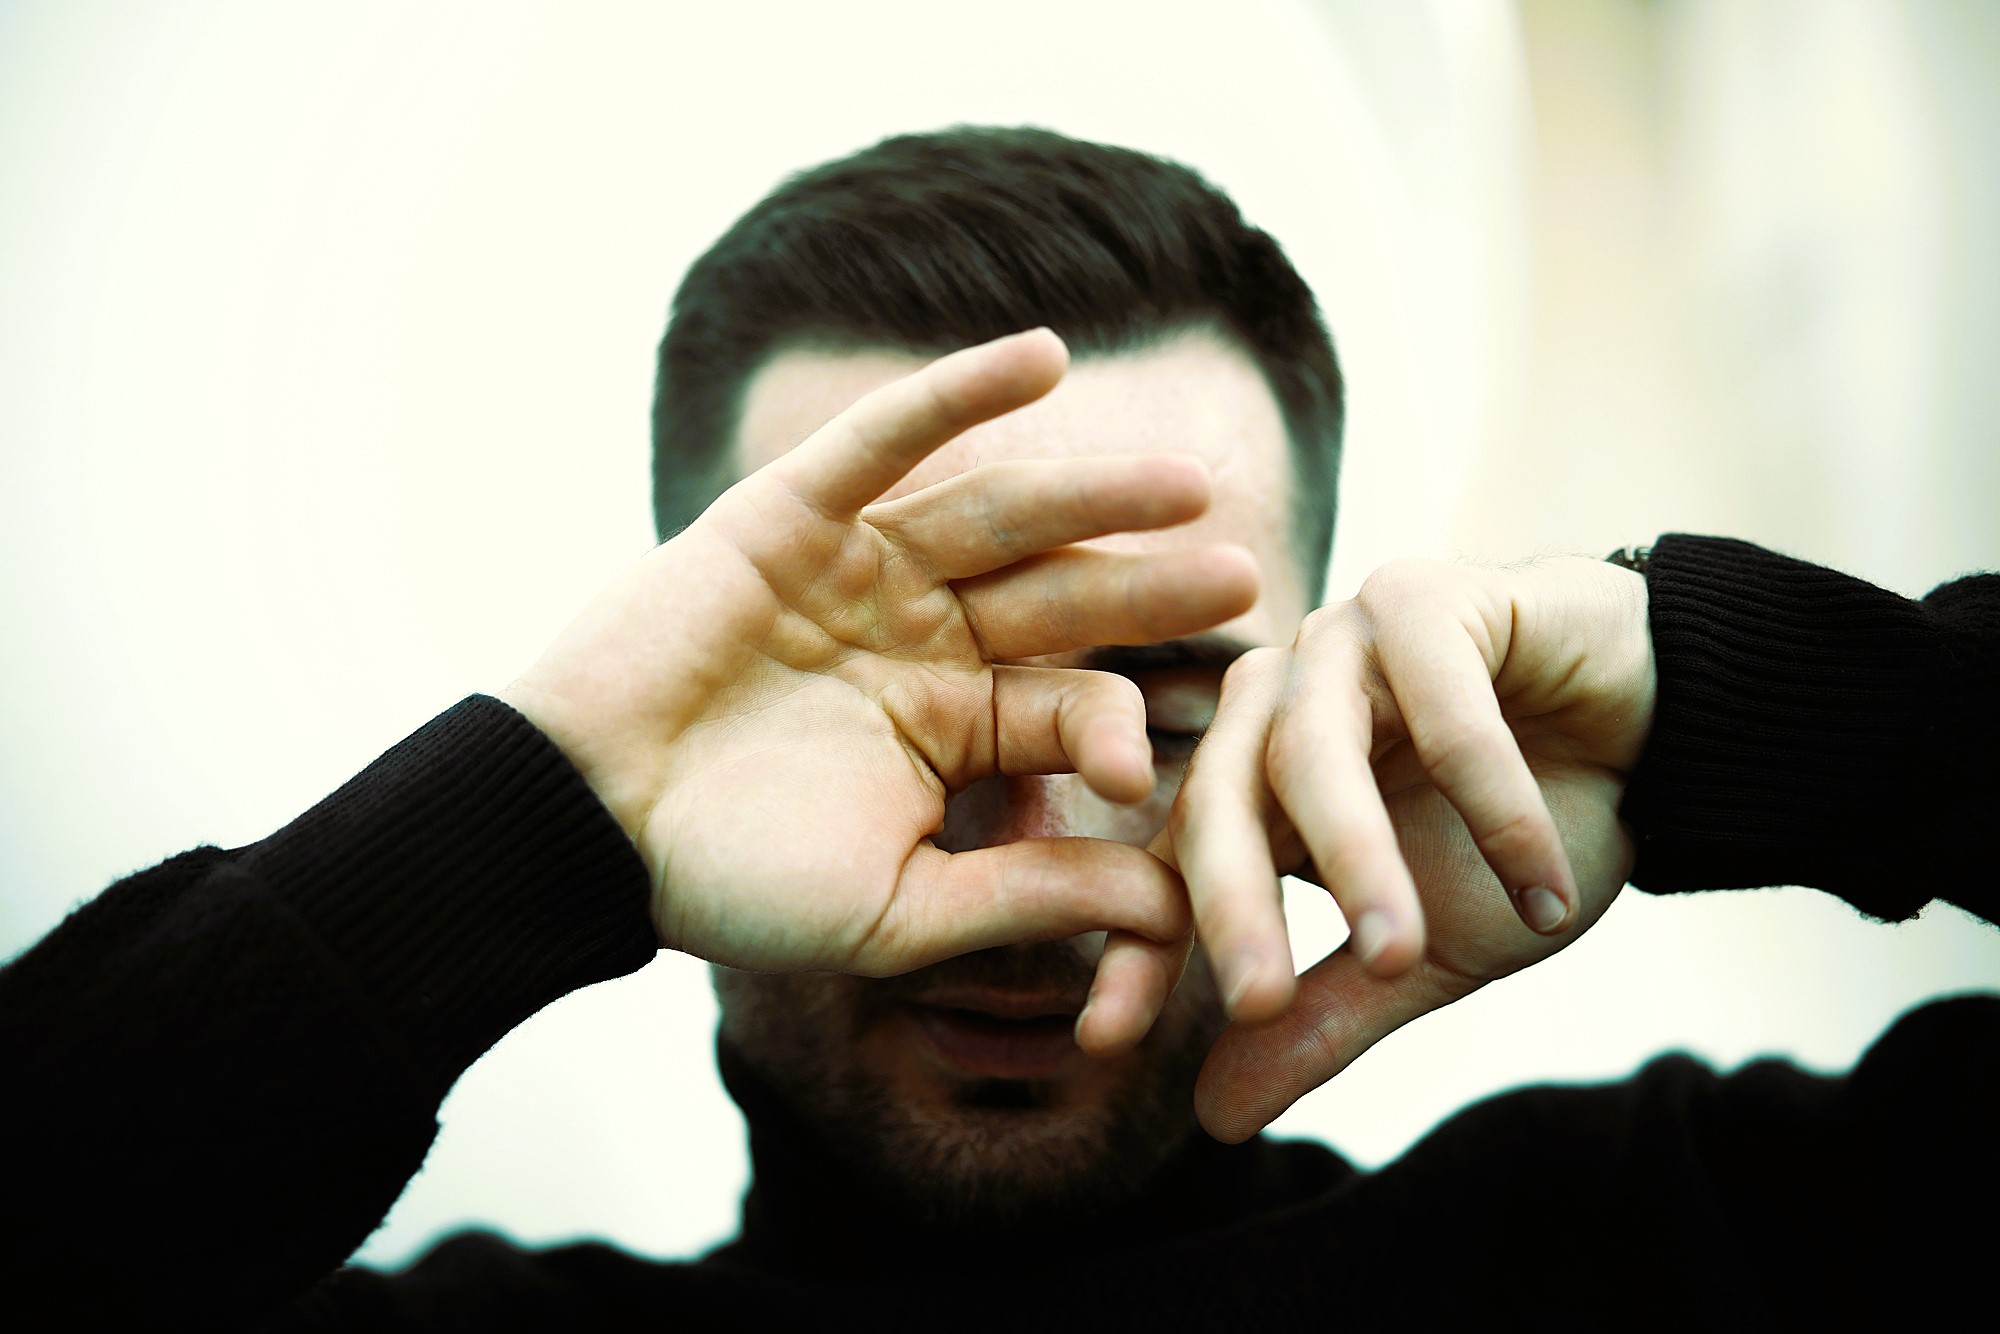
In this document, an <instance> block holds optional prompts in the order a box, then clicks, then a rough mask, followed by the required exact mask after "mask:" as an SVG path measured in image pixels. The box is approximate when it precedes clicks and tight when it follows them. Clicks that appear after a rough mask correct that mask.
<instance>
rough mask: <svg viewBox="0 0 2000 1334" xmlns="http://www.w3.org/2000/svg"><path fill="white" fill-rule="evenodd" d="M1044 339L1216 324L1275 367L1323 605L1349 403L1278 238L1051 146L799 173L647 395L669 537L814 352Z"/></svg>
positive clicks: (1090, 155)
mask: <svg viewBox="0 0 2000 1334" xmlns="http://www.w3.org/2000/svg"><path fill="white" fill-rule="evenodd" d="M1038 324H1046V325H1048V326H1049V327H1051V328H1053V329H1054V330H1055V331H1056V332H1057V333H1059V334H1061V335H1062V336H1063V338H1064V339H1065V340H1066V341H1067V342H1068V343H1069V346H1070V349H1071V351H1072V352H1073V353H1075V354H1076V355H1078V356H1089V355H1092V354H1102V353H1110V352H1120V351H1131V350H1136V349H1138V348H1142V347H1144V346H1147V345H1148V344H1151V343H1153V342H1156V341H1158V340H1159V339H1161V338H1162V337H1164V336H1165V335H1168V334H1171V333H1176V332H1179V331H1181V330H1185V329H1188V328H1192V327H1200V326H1204V325H1206V326H1212V327H1214V328H1216V329H1218V330H1220V331H1222V332H1224V333H1226V334H1228V335H1230V336H1232V337H1234V338H1235V339H1236V340H1237V341H1239V342H1240V343H1241V344H1242V345H1243V347H1244V348H1245V349H1246V350H1247V351H1248V352H1249V354H1250V355H1251V357H1252V358H1253V359H1254V360H1255V362H1256V364H1257V365H1258V367H1259V368H1260V369H1261V370H1262V372H1263V374H1264V377H1265V379H1266V380H1267V381H1268V382H1269V384H1270V386H1271V390H1272V393H1273V395H1274V396H1275V397H1276V399H1277V401H1278V406H1279V408H1280V409H1281V411H1282V412H1283V414H1284V419H1285V427H1286V430H1287V433H1288V434H1289V436H1290V438H1291V444H1292V460H1293V471H1294V475H1295V478H1296V483H1297V485H1296V486H1295V488H1294V498H1293V519H1294V529H1295V536H1296V539H1297V542H1298V546H1299V554H1300V559H1301V560H1302V561H1303V562H1304V563H1305V566H1306V576H1307V582H1308V585H1309V588H1310V590H1311V592H1312V594H1313V597H1314V599H1315V600H1317V597H1318V595H1319V593H1320V591H1321V582H1322V578H1323V575H1324V567H1325V565H1326V557H1327V552H1328V549H1329V547H1330V545H1331V543H1332V538H1333V510H1334V494H1335V482H1336V479H1337V477H1338V473H1339V463H1340V428H1341V414H1342V406H1343V404H1342V399H1343V391H1342V386H1341V379H1340V367H1339V365H1338V363H1337V362H1336V361H1335V359H1334V354H1333V344H1332V341H1331V340H1330V339H1329V338H1328V337H1327V332H1326V326H1325V325H1324V324H1323V323H1322V322H1321V320H1320V315H1319V309H1318V307H1317V305H1315V303H1314V301H1313V296H1312V292H1311V291H1310V289H1308V288H1307V287H1306V285H1305V282H1304V281H1303V280H1302V279H1301V278H1300V277H1299V275H1298V273H1297V272H1296V271H1295V270H1294V269H1293V268H1292V266H1291V263H1290V261H1288V260H1287V259H1286V258H1285V254H1284V251H1282V250H1281V249H1279V247H1278V243H1277V242H1276V241H1274V240H1272V239H1271V238H1270V237H1269V236H1268V235H1266V234H1265V233H1264V232H1262V231H1259V230H1258V229H1257V228H1255V227H1252V226H1250V225H1249V224H1248V223H1246V222H1244V221H1243V218H1242V215H1241V214H1240V213H1238V212H1237V209H1236V205H1235V204H1234V203H1232V202H1231V201H1230V199H1229V198H1228V197H1227V196H1226V195H1224V194H1222V192H1220V191H1219V190H1217V189H1215V188H1214V187H1213V186H1211V185H1209V184H1208V182H1206V181H1204V180H1203V179H1202V178H1201V177H1200V176H1198V175H1196V174H1195V173H1194V172H1193V171H1191V170H1189V169H1188V168H1186V167H1183V166H1180V165H1179V164H1177V163H1172V162H1166V161H1163V160H1161V159H1159V158H1156V157H1151V156H1148V155H1147V154H1144V153H1140V152H1135V151H1133V150H1131V149H1126V148H1113V147H1110V146H1108V145H1104V144H1094V143H1085V142H1081V141H1079V140H1075V139H1070V138H1067V137H1065V136H1063V135H1060V134H1056V133H1054V132H1052V131H1049V130H1040V129H1025V128H1023V129H991V128H980V127H970V126H964V127H959V128H956V129H949V130H942V131H938V132H936V133H931V134H911V135H901V136H898V137H896V138H893V139H885V140H883V141H882V142H881V143H879V144H876V145H875V146H874V147H872V148H867V149H863V150H862V151H861V152H859V153H856V154H854V155H852V156H851V157H845V158H841V159H840V160H838V161H835V162H829V163H826V164H825V165H823V166H818V167H814V168H812V169H810V170H808V171H804V172H801V173H799V174H798V175H796V176H793V177H792V178H791V179H789V180H787V181H786V182H784V183H783V184H782V185H780V186H779V187H778V188H777V189H776V190H774V191H772V192H771V194H769V195H768V196H766V197H765V198H764V199H763V200H761V201H759V202H758V203H757V204H756V205H755V206H754V207H753V208H751V210H750V211H749V212H748V213H745V214H744V215H743V216H742V217H741V218H740V219H738V220H737V222H736V224H735V225H734V226H732V227H731V228H730V229H729V230H728V231H727V232H726V233H724V234H723V236H722V239H721V240H719V241H717V242H716V243H715V244H714V245H713V246H711V247H709V249H708V252H707V253H706V254H704V255H703V256H702V257H701V258H700V259H698V260H696V261H695V263H694V266H693V267H692V268H690V269H689V270H688V274H687V277H686V278H685V279H683V280H682V282H681V286H680V290H679V292H677V293H676V294H675V296H674V306H673V315H672V318H671V319H670V320H669V321H668V323H667V331H666V336H665V337H664V338H663V339H662V340H661V342H660V363H659V378H658V381H657V383H656V386H655V391H654V398H653V515H654V520H655V522H656V523H657V525H658V527H659V532H660V535H661V536H662V537H665V536H668V535H671V534H672V533H675V532H677V531H679V530H680V529H681V528H683V527H685V526H686V525H687V523H688V522H689V521H691V520H692V519H694V518H695V516H696V515H698V514H700V513H701V511H702V510H703V509H705V508H706V507H707V506H708V504H709V502H711V501H712V500H714V499H715V497H716V496H718V495H720V494H721V493H722V492H723V490H725V489H726V488H727V487H728V486H729V484H730V483H731V482H733V481H734V480H735V478H734V476H733V474H732V469H733V464H732V461H731V452H732V451H731V449H730V445H731V442H732V441H733V440H734V438H735V434H736V428H737V420H738V416H739V412H740V409H741V403H742V398H743V389H744V386H745V385H746V383H747V382H748V381H749V379H750V377H751V375H752V374H753V373H754V372H755V371H756V369H757V368H758V367H759V366H760V365H761V364H762V362H763V361H764V359H765V358H766V357H768V356H769V355H770V354H771V353H772V352H774V351H776V350H777V349H778V348H779V347H781V346H782V345H784V344H787V343H792V342H796V341H802V340H811V341H815V342H823V343H833V344H836V345H839V344H853V345H856V346H887V347H893V348H898V349H905V350H908V351H912V352H917V353H921V354H941V353H944V352H948V351H951V350H953V349H955V348H959V347H965V346H969V345H970V344H973V343H980V342H984V341H986V340H987V339H989V338H997V337H999V336H1000V335H1002V334H1008V333H1013V332H1015V331H1017V330H1020V329H1027V328H1032V327H1034V326H1035V325H1038Z"/></svg>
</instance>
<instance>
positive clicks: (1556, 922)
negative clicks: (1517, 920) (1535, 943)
mask: <svg viewBox="0 0 2000 1334" xmlns="http://www.w3.org/2000/svg"><path fill="white" fill-rule="evenodd" d="M1568 916H1569V909H1568V908H1567V907H1565V906H1564V904H1563V901H1562V898H1561V896H1560V895H1558V894H1557V893H1556V892H1555V891H1554V890H1553V889H1550V888H1548V887H1547V886H1546V885H1536V886H1535V887H1534V888H1532V889H1524V890H1522V891H1521V920H1522V921H1524V922H1526V923H1527V924H1528V926H1529V927H1530V928H1532V929H1533V930H1536V931H1539V932H1541V933H1542V934H1543V935H1545V936H1546V935H1549V934H1551V933H1553V932H1556V931H1559V930H1561V929H1562V924H1563V920H1564V919H1565V918H1567V917H1568Z"/></svg>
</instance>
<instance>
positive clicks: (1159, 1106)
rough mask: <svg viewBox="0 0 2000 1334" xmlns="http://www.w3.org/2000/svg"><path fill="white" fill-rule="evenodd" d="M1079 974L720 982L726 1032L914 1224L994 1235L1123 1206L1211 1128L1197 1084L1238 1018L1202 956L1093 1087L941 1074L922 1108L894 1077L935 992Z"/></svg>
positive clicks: (738, 977) (980, 966)
mask: <svg viewBox="0 0 2000 1334" xmlns="http://www.w3.org/2000/svg"><path fill="white" fill-rule="evenodd" d="M1077 967H1083V968H1085V969H1086V971H1087V970H1088V965H1087V964H1082V963H1080V962H1079V961H1078V959H1077V956H1075V955H1074V954H1073V953H1070V952H1068V951H1066V950H1063V949H1062V948H1061V947H1060V946H1059V945H1051V946H1048V947H1015V948H1014V949H1011V950H1004V951H984V952H982V953H981V954H977V955H968V956H965V957H963V958H961V959H954V960H948V961H946V962H945V963H943V964H939V965H937V966H936V967H935V968H933V969H925V970H922V971H921V972H919V973H915V974H911V975H909V976H908V977H904V978H895V979H887V980H879V981H878V980H873V979H864V978H854V977H845V976H839V975H834V974H748V973H735V972H731V971H730V970H727V969H717V970H715V986H716V993H717V995H718V996H719V997H720V998H721V1000H722V1008H723V1021H722V1030H723V1035H724V1037H725V1038H726V1039H727V1040H728V1041H729V1042H730V1043H731V1044H732V1046H734V1047H735V1049H736V1050H737V1052H738V1053H739V1054H740V1055H741V1056H742V1057H743V1058H744V1060H745V1061H746V1062H747V1063H748V1064H749V1065H750V1066H751V1068H752V1069H754V1070H755V1071H756V1072H757V1074H758V1075H759V1076H760V1077H761V1078H762V1079H763V1080H764V1081H765V1082H766V1083H768V1084H769V1085H770V1086H771V1087H772V1088H773V1089H775V1090H776V1091H777V1092H778V1094H779V1095H780V1096H781V1097H783V1098H784V1099H785V1100H786V1102H787V1103H788V1104H790V1106H791V1107H792V1109H793V1110H794V1111H795V1112H796V1113H797V1114H798V1115H799V1116H800V1117H801V1119H802V1120H803V1121H804V1122H805V1123H806V1124H807V1125H809V1126H811V1127H812V1128H813V1129H814V1130H815V1131H816V1132H817V1133H818V1134H819V1135H820V1137H821V1138H822V1139H823V1140H824V1141H825V1143H826V1146H827V1148H828V1150H829V1151H830V1152H833V1153H836V1154H839V1155H840V1156H841V1158H842V1160H843V1161H845V1162H846V1163H848V1164H850V1165H851V1167H852V1170H853V1171H854V1173H855V1174H856V1175H857V1177H859V1178H860V1179H861V1184H862V1185H863V1186H864V1187H865V1188H867V1189H869V1190H870V1191H871V1193H873V1194H875V1195H876V1196H877V1197H878V1198H880V1199H882V1200H883V1201H885V1202H886V1203H888V1204H889V1205H890V1206H891V1207H892V1208H894V1209H896V1210H897V1211H898V1212H901V1213H903V1214H905V1215H906V1216H908V1217H909V1218H910V1219H911V1221H913V1222H916V1223H919V1224H922V1225H924V1226H931V1227H941V1228H949V1229H951V1230H954V1231H969V1232H981V1231H999V1230H1008V1229H1014V1228H1020V1227H1025V1226H1031V1225H1036V1224H1040V1223H1046V1222H1048V1221H1049V1220H1051V1219H1057V1218H1060V1219H1062V1220H1064V1221H1066V1222H1074V1221H1075V1220H1077V1219H1079V1218H1085V1217H1088V1216H1090V1215H1093V1214H1097V1213H1101V1212H1103V1211H1105V1210H1108V1209H1112V1208H1115V1207H1117V1206H1118V1205H1119V1204H1121V1203H1123V1202H1125V1201H1127V1200H1129V1199H1131V1198H1132V1197H1133V1196H1134V1195H1136V1194H1137V1193H1138V1192H1139V1191H1140V1190H1142V1189H1143V1188H1144V1186H1145V1185H1146V1183H1147V1181H1148V1180H1150V1179H1151V1178H1152V1176H1153V1175H1154V1173H1155V1172H1157V1171H1158V1170H1159V1168H1160V1167H1161V1166H1162V1164H1163V1163H1165V1161H1166V1160H1167V1159H1168V1158H1169V1157H1170V1156H1171V1155H1172V1154H1173V1153H1174V1151H1175V1150H1176V1149H1178V1148H1179V1147H1181V1146H1182V1145H1183V1144H1185V1143H1186V1142H1187V1140H1188V1139H1189V1137H1190V1136H1191V1135H1194V1134H1197V1133H1199V1131H1198V1129H1197V1126H1196V1123H1195V1120H1194V1113H1193V1091H1194V1080H1195V1076H1196V1074H1197V1073H1199V1071H1200V1069H1201V1062H1202V1059H1203V1058H1204V1057H1205V1056H1206V1054H1207V1052H1208V1048H1209V1046H1210V1045H1211V1044H1212V1043H1213V1041H1214V1039H1215V1037H1216V1036H1217V1034H1218V1033H1219V1032H1220V1031H1221V1028H1222V1026H1223V1022H1224V1021H1223V1018H1222V1013H1221V1005H1220V1003H1219V1002H1218V1001H1217V999H1216V997H1215V992H1214V986H1213V983H1212V981H1211V980H1210V978H1209V976H1208V973H1207V970H1206V968H1205V967H1203V966H1202V964H1201V961H1200V959H1199V958H1198V957H1197V959H1196V960H1195V962H1194V963H1193V964H1191V965H1190V967H1189V970H1188V976H1187V977H1186V978H1185V979H1184V980H1183V982H1182V985H1181V988H1180V989H1179V990H1178V991H1177V992H1176V993H1175V994H1174V996H1173V997H1172V998H1171V999H1170V1000H1169V1002H1168V1004H1167V1007H1166V1009H1165V1010H1164V1011H1163V1012H1162V1014H1161V1016H1160V1019H1159V1022H1157V1023H1156V1024H1155V1025H1154V1027H1153V1030H1152V1032H1150V1033H1149V1034H1148V1035H1147V1037H1146V1040H1145V1041H1144V1042H1142V1043H1141V1044H1140V1045H1139V1047H1138V1048H1136V1049H1135V1050H1133V1051H1132V1052H1129V1053H1127V1054H1126V1055H1124V1056H1122V1057H1119V1058H1116V1060H1115V1061H1114V1062H1112V1063H1109V1064H1108V1065H1107V1066H1105V1067H1100V1068H1098V1069H1094V1070H1091V1071H1089V1072H1088V1075H1087V1076H1086V1077H1084V1078H1080V1079H1077V1078H1072V1079H1063V1078H1055V1079H1048V1080H1017V1079H949V1078H944V1077H941V1076H940V1077H933V1078H930V1079H927V1080H925V1081H924V1084H923V1087H922V1089H921V1096H914V1097H913V1096H909V1095H908V1094H907V1093H906V1092H902V1091H899V1090H898V1089H896V1088H895V1087H894V1086H893V1084H892V1082H891V1080H890V1079H889V1078H888V1077H886V1076H885V1066H887V1067H889V1068H893V1066H894V1062H893V1061H889V1060H885V1056H886V1055H889V1053H885V1051H884V1047H885V1046H886V1045H888V1044H893V1043H895V1042H896V1041H897V1040H898V1037H899V1034H901V1033H902V1032H903V1031H904V1028H903V1026H902V1025H899V1024H897V1022H896V1017H895V1016H896V1012H897V1010H898V1008H899V1007H900V1006H901V1004H902V1003H903V1001H904V1000H905V999H907V998H909V997H911V996H916V995H921V994H922V992H923V989H924V988H925V987H926V986H930V985H935V984H937V983H938V982H939V981H940V980H941V979H942V977H944V976H949V977H951V978H952V979H954V980H968V979H973V978H976V979H977V980H981V981H1018V982H1020V983H1023V984H1025V983H1027V982H1029V981H1043V980H1050V979H1051V978H1052V977H1053V975H1054V974H1056V973H1058V972H1061V971H1063V970H1069V969H1074V968H1077ZM1084 985H1085V986H1086V987H1087V977H1086V978H1085V979H1084ZM896 1054H900V1053H896Z"/></svg>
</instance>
